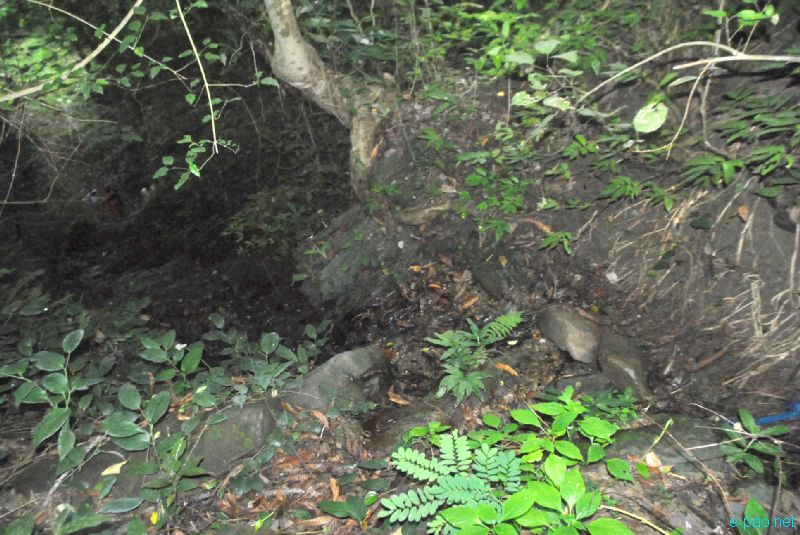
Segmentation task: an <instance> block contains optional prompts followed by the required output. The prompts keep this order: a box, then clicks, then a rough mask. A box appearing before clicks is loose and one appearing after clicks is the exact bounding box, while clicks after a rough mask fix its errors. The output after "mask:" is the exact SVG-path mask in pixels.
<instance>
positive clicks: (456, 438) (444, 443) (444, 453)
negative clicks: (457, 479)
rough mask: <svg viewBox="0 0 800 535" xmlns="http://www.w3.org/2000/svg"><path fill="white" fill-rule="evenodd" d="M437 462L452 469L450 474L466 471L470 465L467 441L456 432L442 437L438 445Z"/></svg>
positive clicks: (470, 455) (470, 458)
mask: <svg viewBox="0 0 800 535" xmlns="http://www.w3.org/2000/svg"><path fill="white" fill-rule="evenodd" d="M439 460H440V461H441V462H442V464H445V465H447V466H450V467H451V468H452V472H451V473H453V472H466V471H468V470H469V468H470V466H471V465H472V451H471V450H470V448H469V439H467V437H466V436H463V435H460V434H459V433H458V431H453V432H452V433H450V434H448V435H442V437H441V441H440V443H439Z"/></svg>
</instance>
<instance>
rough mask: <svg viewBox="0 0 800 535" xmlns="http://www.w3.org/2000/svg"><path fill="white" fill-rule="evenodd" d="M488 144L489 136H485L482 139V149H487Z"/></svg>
mask: <svg viewBox="0 0 800 535" xmlns="http://www.w3.org/2000/svg"><path fill="white" fill-rule="evenodd" d="M487 143H489V136H483V137H482V138H481V147H485V146H486V144H487Z"/></svg>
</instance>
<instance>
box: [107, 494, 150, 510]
mask: <svg viewBox="0 0 800 535" xmlns="http://www.w3.org/2000/svg"><path fill="white" fill-rule="evenodd" d="M143 501H144V499H143V498H139V497H137V498H118V499H116V500H111V501H110V502H108V503H107V504H105V505H104V506H103V507H102V508H101V509H100V512H101V513H127V512H128V511H133V510H134V509H136V508H137V507H139V506H140V505H142V502H143Z"/></svg>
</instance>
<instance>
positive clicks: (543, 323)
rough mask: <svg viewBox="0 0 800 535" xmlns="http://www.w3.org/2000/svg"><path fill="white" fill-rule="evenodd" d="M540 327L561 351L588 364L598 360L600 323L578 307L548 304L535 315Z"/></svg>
mask: <svg viewBox="0 0 800 535" xmlns="http://www.w3.org/2000/svg"><path fill="white" fill-rule="evenodd" d="M537 323H538V324H539V330H541V331H542V334H543V335H544V336H545V337H546V338H547V339H549V340H551V341H552V342H553V343H554V344H555V345H556V346H558V348H559V349H560V350H562V351H566V352H567V353H569V354H570V356H571V357H572V358H573V359H575V360H577V361H579V362H585V363H587V364H592V363H594V362H596V361H597V348H598V346H599V343H600V332H601V329H600V325H599V324H598V323H597V322H595V321H592V320H590V319H589V318H587V317H586V316H584V315H583V314H581V312H580V311H579V309H578V308H577V307H571V306H567V305H550V306H547V307H545V308H544V309H543V310H542V311H541V312H540V313H539V315H538V317H537Z"/></svg>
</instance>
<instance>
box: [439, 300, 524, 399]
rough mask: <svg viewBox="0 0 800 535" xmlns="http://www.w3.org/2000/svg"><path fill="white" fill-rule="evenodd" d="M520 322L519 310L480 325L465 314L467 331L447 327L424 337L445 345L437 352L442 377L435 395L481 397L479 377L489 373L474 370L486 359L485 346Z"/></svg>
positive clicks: (481, 381)
mask: <svg viewBox="0 0 800 535" xmlns="http://www.w3.org/2000/svg"><path fill="white" fill-rule="evenodd" d="M521 322H522V316H521V315H520V314H519V312H510V313H508V314H504V315H502V316H500V317H499V318H497V319H495V320H494V321H492V322H490V323H488V324H486V325H484V326H483V327H482V328H479V327H478V326H477V325H476V324H475V322H474V321H472V320H471V319H469V318H467V323H469V327H470V332H466V331H460V330H456V331H454V330H450V331H445V332H443V333H439V334H437V335H436V336H434V337H431V338H426V339H425V340H426V341H428V342H430V343H432V344H435V345H438V346H441V347H444V348H446V349H445V351H444V352H443V353H441V354H440V355H439V359H440V360H441V361H442V362H443V363H444V370H445V377H444V378H443V379H442V381H441V382H440V383H439V390H438V392H437V393H436V396H437V397H442V396H444V395H445V394H446V393H447V392H452V393H453V395H454V396H455V397H456V402H457V403H459V404H460V403H461V402H462V401H464V400H465V399H466V398H468V397H469V396H472V395H474V396H475V397H477V398H478V399H483V390H484V389H485V385H484V384H483V381H484V380H485V379H487V378H488V377H489V374H488V373H487V372H482V371H478V368H479V367H480V366H481V365H482V364H483V363H484V362H485V361H486V356H487V347H488V346H490V345H492V344H494V343H496V342H499V341H500V340H502V339H504V338H506V337H507V336H509V335H510V334H511V332H512V331H513V330H514V329H515V328H516V327H517V325H519V324H520V323H521Z"/></svg>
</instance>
